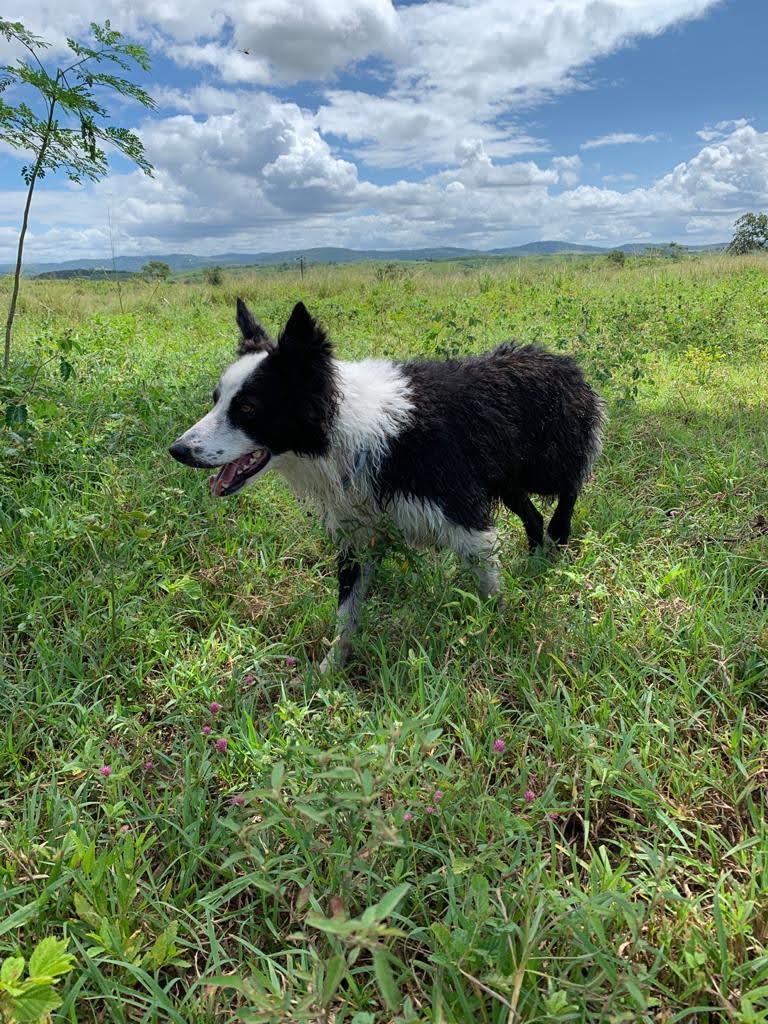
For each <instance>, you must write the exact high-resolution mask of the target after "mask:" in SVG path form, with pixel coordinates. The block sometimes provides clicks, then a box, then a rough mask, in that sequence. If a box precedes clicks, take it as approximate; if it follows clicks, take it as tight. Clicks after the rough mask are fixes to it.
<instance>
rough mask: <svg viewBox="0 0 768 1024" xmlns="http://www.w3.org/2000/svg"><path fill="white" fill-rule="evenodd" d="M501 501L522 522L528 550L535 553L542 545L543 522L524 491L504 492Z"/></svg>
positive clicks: (539, 513)
mask: <svg viewBox="0 0 768 1024" xmlns="http://www.w3.org/2000/svg"><path fill="white" fill-rule="evenodd" d="M501 500H502V501H503V502H504V504H505V505H506V506H507V508H508V509H509V511H510V512H514V513H515V515H516V516H519V517H520V519H521V520H522V522H523V526H524V527H525V534H526V536H527V537H528V548H529V550H530V551H535V550H536V548H540V547H541V546H542V544H543V543H544V520H543V518H542V515H541V512H539V510H538V509H537V508H536V506H535V505H534V504H533V502H532V501H531V499H530V498H529V497H528V495H527V494H526V493H525V491H520V490H517V489H514V490H512V489H510V490H506V491H504V492H503V493H502V495H501Z"/></svg>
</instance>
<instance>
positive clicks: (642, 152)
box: [0, 0, 768, 262]
mask: <svg viewBox="0 0 768 1024" xmlns="http://www.w3.org/2000/svg"><path fill="white" fill-rule="evenodd" d="M6 16H8V17H18V18H21V19H23V20H24V21H25V23H26V24H27V26H28V27H29V28H31V29H32V30H34V31H36V32H38V33H39V34H41V35H43V36H44V37H45V38H47V39H49V40H51V41H52V42H53V44H54V47H53V50H52V51H51V59H52V60H56V59H57V57H58V56H59V55H60V53H61V52H62V48H63V40H64V37H65V36H66V35H67V34H74V35H79V36H82V35H83V34H85V33H87V26H88V23H89V22H90V21H91V20H94V19H103V18H104V17H111V19H112V22H113V25H114V26H115V27H117V28H120V29H122V30H124V31H125V32H126V34H128V35H130V36H131V37H132V38H136V39H138V40H140V41H142V42H144V43H145V45H147V46H148V48H149V49H150V52H151V54H152V57H153V69H152V72H151V74H150V75H149V76H147V77H144V78H142V80H141V81H142V84H143V85H144V86H145V87H146V88H148V90H149V91H150V92H151V93H152V94H153V95H155V96H156V98H157V99H158V100H159V101H160V106H159V108H158V111H157V112H156V113H155V114H152V115H150V116H147V115H146V112H144V111H141V110H139V109H137V108H135V107H131V106H124V105H121V106H118V107H115V108H114V109H113V114H114V118H115V122H116V123H121V124H126V125H128V126H132V127H134V128H136V130H137V131H139V133H140V134H141V136H142V139H143V140H144V142H145V145H146V148H147V152H148V155H149V157H150V159H151V160H152V162H153V164H154V166H155V168H156V174H155V177H154V178H152V179H148V178H146V177H144V176H143V175H142V174H140V173H139V172H136V171H135V170H133V169H132V168H130V167H129V166H128V165H127V164H125V162H122V161H119V160H118V161H116V162H115V163H114V165H113V172H112V173H111V174H110V175H109V176H108V178H107V179H105V180H104V181H103V182H101V183H99V184H97V185H89V186H86V187H73V186H71V185H70V184H68V183H67V182H66V180H64V179H62V178H60V177H53V178H49V179H47V180H46V181H45V182H44V183H43V184H42V185H41V187H40V191H39V194H38V195H37V196H36V198H35V204H34V207H33V218H32V224H31V229H30V235H29V239H28V259H30V260H37V261H39V260H57V259H66V258H71V257H73V256H91V257H96V258H101V257H103V256H105V255H106V254H107V253H108V252H109V251H110V247H111V244H112V242H115V243H116V245H117V248H118V250H119V251H120V252H123V253H129V252H130V253H152V252H154V253H159V252H168V251H188V252H197V253H216V252H225V251H240V252H247V251H251V252H253V251H260V250H279V249H284V248H298V247H309V246H312V245H347V246H351V247H356V248H366V247H369V246H377V247H381V248H395V247H402V246H421V245H435V244H441V245H444V244H448V245H469V246H473V247H477V248H492V247H497V246H503V245H516V244H519V243H521V242H526V241H531V240H536V239H541V238H562V239H567V240H571V241H580V242H592V243H594V244H601V245H613V244H617V243H619V242H627V241H645V240H654V241H664V240H670V239H673V238H674V239H677V240H679V241H682V242H689V243H692V244H697V243H705V242H710V241H718V240H721V239H725V238H727V237H728V236H729V233H730V229H731V225H732V223H733V221H734V219H735V218H736V217H737V216H739V215H740V214H741V213H743V212H744V211H745V210H748V209H761V208H762V209H765V208H768V110H767V109H766V106H767V105H768V90H766V85H767V84H768V82H767V81H766V78H767V77H768V75H767V73H766V71H765V69H764V65H765V59H764V53H763V52H761V51H762V50H763V49H764V45H765V39H766V38H768V3H765V2H764V0H721V2H717V0H515V3H514V4H510V2H509V0H445V2H438V0H418V2H409V3H399V4H395V5H393V4H392V3H391V2H390V0H259V3H258V4H250V5H249V4H242V3H241V2H235V0H223V2H222V4H221V6H217V7H216V8H215V9H214V8H212V7H211V5H210V4H209V3H207V2H204V0H184V2H183V3H182V0H167V2H166V3H165V4H164V5H163V7H162V9H161V10H160V11H159V12H158V9H157V5H155V4H154V2H152V0H134V2H133V3H132V4H131V6H130V9H128V8H126V6H125V4H124V3H123V2H122V0H103V2H101V3H99V4H98V5H97V4H95V3H94V2H93V0H72V2H71V4H68V5H67V10H66V12H62V11H61V10H60V8H59V5H58V3H57V2H54V0H25V4H24V10H23V11H22V10H18V11H6ZM11 56H12V55H11V54H10V52H9V51H8V49H7V48H6V51H5V57H6V59H9V58H10V57H11ZM12 98H14V97H13V96H11V95H10V94H9V95H7V96H6V99H7V100H9V101H10V100H11V99H12ZM19 98H20V97H19ZM21 163H22V160H21V158H20V156H19V155H15V154H13V153H10V152H8V151H7V150H2V149H0V261H3V262H5V261H7V260H9V259H10V258H11V256H12V251H13V246H14V241H15V237H16V232H17V230H18V219H19V216H20V212H21V202H22V195H21V191H20V189H21V181H20V177H19V169H20V166H21ZM110 222H111V224H112V228H111V233H112V242H111V241H110V228H109V223H110Z"/></svg>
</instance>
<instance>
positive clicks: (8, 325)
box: [3, 99, 56, 370]
mask: <svg viewBox="0 0 768 1024" xmlns="http://www.w3.org/2000/svg"><path fill="white" fill-rule="evenodd" d="M55 109H56V100H55V99H54V100H53V101H52V102H51V106H50V109H49V111H48V124H47V125H46V127H45V136H44V138H43V142H42V145H41V146H40V152H39V153H38V155H37V160H36V161H35V166H34V168H33V169H32V177H31V178H30V179H29V188H28V189H27V201H26V203H25V204H24V217H23V218H22V221H21V233H20V234H19V248H18V250H17V253H16V273H15V274H14V278H13V291H12V292H11V305H10V308H9V310H8V319H7V320H6V321H5V352H4V354H3V369H4V370H7V369H8V364H9V363H10V361H11V331H12V330H13V318H14V316H15V315H16V300H17V298H18V297H19V284H20V283H21V260H22V256H23V254H24V238H25V236H26V234H27V225H28V224H29V208H30V207H31V206H32V193H33V192H34V190H35V182H36V181H37V175H38V173H39V171H40V168H41V166H42V163H43V159H44V158H45V151H46V149H47V148H48V139H49V137H50V132H51V125H52V124H53V112H54V110H55Z"/></svg>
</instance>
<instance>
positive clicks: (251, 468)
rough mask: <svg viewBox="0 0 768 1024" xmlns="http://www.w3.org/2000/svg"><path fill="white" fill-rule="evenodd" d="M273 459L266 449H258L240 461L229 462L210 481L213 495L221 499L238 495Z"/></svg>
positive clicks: (243, 456)
mask: <svg viewBox="0 0 768 1024" xmlns="http://www.w3.org/2000/svg"><path fill="white" fill-rule="evenodd" d="M271 458H272V455H271V454H270V452H268V451H267V449H266V448H257V449H256V451H255V452H249V453H248V455H242V456H241V457H240V458H239V459H234V460H233V461H232V462H227V463H226V464H225V465H223V466H222V467H221V469H220V470H219V472H218V473H217V474H216V476H212V477H210V479H209V480H208V483H209V484H210V486H211V494H215V495H216V496H217V497H219V498H226V497H229V495H230V494H236V493H237V492H238V491H239V490H240V488H241V487H245V485H246V483H247V482H248V481H249V480H250V479H251V477H252V476H256V474H257V473H260V472H261V471H262V469H264V467H265V466H266V464H267V463H268V462H269V460H270V459H271Z"/></svg>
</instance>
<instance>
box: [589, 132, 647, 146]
mask: <svg viewBox="0 0 768 1024" xmlns="http://www.w3.org/2000/svg"><path fill="white" fill-rule="evenodd" d="M658 141H659V136H658V135H636V134H635V133H634V132H614V133H613V134H611V135H600V136H599V137H598V138H596V139H588V140H587V141H586V142H582V144H581V145H580V146H579V149H600V148H601V147H602V146H627V145H630V144H633V143H634V144H642V143H645V142H658Z"/></svg>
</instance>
